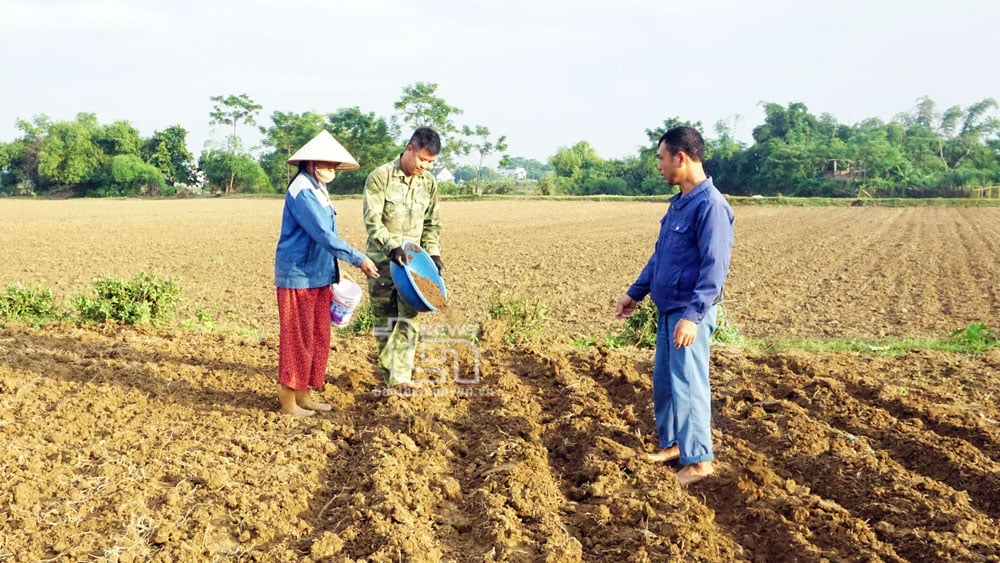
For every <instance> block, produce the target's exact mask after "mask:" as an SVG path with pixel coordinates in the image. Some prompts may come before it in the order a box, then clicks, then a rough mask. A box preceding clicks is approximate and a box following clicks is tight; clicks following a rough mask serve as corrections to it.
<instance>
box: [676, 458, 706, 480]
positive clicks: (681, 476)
mask: <svg viewBox="0 0 1000 563" xmlns="http://www.w3.org/2000/svg"><path fill="white" fill-rule="evenodd" d="M712 473H715V467H714V466H713V465H712V462H711V461H700V462H698V463H692V464H691V465H685V466H684V467H682V468H681V470H680V471H678V472H677V480H678V481H680V482H681V485H684V486H687V485H690V484H691V483H697V482H698V481H701V480H702V479H704V478H705V477H708V476H709V475H711V474H712Z"/></svg>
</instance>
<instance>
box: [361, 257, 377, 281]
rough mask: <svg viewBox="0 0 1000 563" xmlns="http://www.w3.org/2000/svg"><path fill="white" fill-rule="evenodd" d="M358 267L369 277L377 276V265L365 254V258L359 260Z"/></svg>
mask: <svg viewBox="0 0 1000 563" xmlns="http://www.w3.org/2000/svg"><path fill="white" fill-rule="evenodd" d="M358 267H359V268H361V271H362V272H363V273H364V274H365V275H366V276H368V277H369V278H371V279H375V278H377V277H379V276H378V266H376V265H375V262H373V261H372V259H371V258H369V257H367V256H365V259H364V260H363V261H362V262H361V265H360V266H358Z"/></svg>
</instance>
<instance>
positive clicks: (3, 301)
mask: <svg viewBox="0 0 1000 563" xmlns="http://www.w3.org/2000/svg"><path fill="white" fill-rule="evenodd" d="M59 317H60V314H59V310H58V308H57V307H56V303H55V300H54V299H53V297H52V290H50V289H48V288H46V287H36V286H23V285H21V284H19V283H18V284H14V285H8V286H7V287H5V288H3V290H2V291H0V320H4V321H13V320H18V321H22V322H25V323H27V324H30V325H33V326H39V325H43V324H45V323H47V322H49V321H51V320H55V319H58V318H59Z"/></svg>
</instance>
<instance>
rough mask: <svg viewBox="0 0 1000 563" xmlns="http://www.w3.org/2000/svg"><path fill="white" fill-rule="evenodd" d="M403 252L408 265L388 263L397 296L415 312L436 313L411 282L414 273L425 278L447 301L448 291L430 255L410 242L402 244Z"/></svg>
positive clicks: (435, 309) (433, 307) (434, 308)
mask: <svg viewBox="0 0 1000 563" xmlns="http://www.w3.org/2000/svg"><path fill="white" fill-rule="evenodd" d="M403 250H404V251H406V255H407V256H408V257H409V259H410V263H409V264H407V265H406V266H400V265H399V264H397V263H395V262H390V263H389V271H390V272H391V273H392V281H393V283H395V284H396V289H397V290H399V295H400V296H402V298H403V301H406V304H407V305H409V306H410V307H413V308H414V309H416V310H417V311H424V312H426V311H437V310H438V309H437V308H436V307H435V306H433V305H431V303H430V301H428V300H427V298H426V297H424V295H423V293H421V292H420V290H419V289H418V288H417V284H416V283H415V282H414V281H413V275H414V273H416V274H417V275H419V276H421V277H424V278H427V279H428V280H430V281H432V282H434V283H435V284H436V285H437V286H438V288H440V290H441V295H442V296H443V297H444V298H445V299H447V298H448V290H447V289H445V287H444V280H443V279H441V274H439V273H438V269H437V266H435V265H434V261H433V260H431V257H430V255H428V254H427V253H426V252H424V249H422V248H420V245H418V244H415V243H412V242H407V243H404V244H403Z"/></svg>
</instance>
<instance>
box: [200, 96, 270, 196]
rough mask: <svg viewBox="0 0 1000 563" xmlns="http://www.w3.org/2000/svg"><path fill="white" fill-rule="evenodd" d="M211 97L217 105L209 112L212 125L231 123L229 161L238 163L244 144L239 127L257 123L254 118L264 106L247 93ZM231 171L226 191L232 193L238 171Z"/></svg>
mask: <svg viewBox="0 0 1000 563" xmlns="http://www.w3.org/2000/svg"><path fill="white" fill-rule="evenodd" d="M210 99H211V100H212V101H213V102H215V106H213V108H212V111H211V112H210V113H209V117H210V123H211V124H212V125H229V126H231V127H232V128H233V132H232V134H231V135H230V136H229V154H230V155H231V156H232V157H233V158H231V159H229V160H228V162H230V163H232V164H237V163H239V162H241V159H238V158H236V156H237V155H238V154H239V151H240V149H241V146H242V143H241V142H240V137H239V135H238V132H237V128H238V127H239V126H240V125H251V126H252V125H256V124H257V122H256V121H255V119H254V118H255V117H256V115H257V114H258V113H259V112H260V110H261V107H263V106H261V105H260V104H258V103H256V102H254V101H253V100H251V99H250V97H249V96H247V95H246V94H240V95H239V96H233V95H229V96H212V97H211V98H210ZM258 167H259V166H258ZM229 172H230V174H229V181H228V182H227V183H226V184H225V192H226V193H227V194H228V193H232V192H233V191H234V190H235V185H236V174H237V171H236V170H235V169H234V170H230V171H229ZM244 172H246V171H244Z"/></svg>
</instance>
